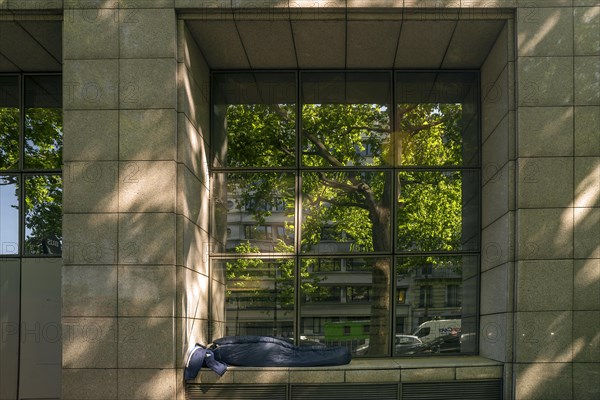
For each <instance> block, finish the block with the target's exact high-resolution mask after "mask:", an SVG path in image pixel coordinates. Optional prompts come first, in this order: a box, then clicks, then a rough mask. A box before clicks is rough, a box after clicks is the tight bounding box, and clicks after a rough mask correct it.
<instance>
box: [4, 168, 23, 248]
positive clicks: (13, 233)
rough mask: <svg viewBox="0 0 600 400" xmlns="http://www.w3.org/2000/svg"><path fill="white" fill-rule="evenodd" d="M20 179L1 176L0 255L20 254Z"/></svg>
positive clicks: (12, 176)
mask: <svg viewBox="0 0 600 400" xmlns="http://www.w3.org/2000/svg"><path fill="white" fill-rule="evenodd" d="M19 186H20V185H19V179H18V177H17V176H15V175H0V254H19Z"/></svg>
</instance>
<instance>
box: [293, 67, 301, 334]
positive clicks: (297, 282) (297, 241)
mask: <svg viewBox="0 0 600 400" xmlns="http://www.w3.org/2000/svg"><path fill="white" fill-rule="evenodd" d="M300 84H301V81H300V72H299V71H296V151H295V155H296V160H295V165H296V173H295V179H294V182H295V188H294V189H295V195H296V196H295V197H296V202H295V206H294V207H295V209H294V215H295V220H294V224H295V231H296V235H295V236H294V263H295V276H294V289H295V290H294V304H295V307H294V342H295V344H300V320H301V318H300V300H301V298H302V296H301V288H302V281H301V279H302V278H301V273H300V272H301V270H302V265H301V261H302V260H301V259H300V249H301V244H302V243H301V236H302V175H301V173H300V166H301V165H302V159H301V157H302V151H301V146H302V140H301V134H302V104H301V98H300Z"/></svg>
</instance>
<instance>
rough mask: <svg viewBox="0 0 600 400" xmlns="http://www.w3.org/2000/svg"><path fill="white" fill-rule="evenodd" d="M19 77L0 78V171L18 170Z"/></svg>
mask: <svg viewBox="0 0 600 400" xmlns="http://www.w3.org/2000/svg"><path fill="white" fill-rule="evenodd" d="M19 97H20V96H19V77H18V76H0V170H7V169H17V168H19V129H20V128H19V125H20V121H19Z"/></svg>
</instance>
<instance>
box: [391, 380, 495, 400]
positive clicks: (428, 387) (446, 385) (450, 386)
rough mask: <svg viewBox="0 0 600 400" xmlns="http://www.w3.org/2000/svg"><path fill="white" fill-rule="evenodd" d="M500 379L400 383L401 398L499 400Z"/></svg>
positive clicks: (420, 399)
mask: <svg viewBox="0 0 600 400" xmlns="http://www.w3.org/2000/svg"><path fill="white" fill-rule="evenodd" d="M501 399H502V381H501V380H493V381H454V382H424V383H404V384H402V400H501Z"/></svg>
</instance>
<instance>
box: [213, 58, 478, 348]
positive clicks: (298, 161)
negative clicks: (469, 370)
mask: <svg viewBox="0 0 600 400" xmlns="http://www.w3.org/2000/svg"><path fill="white" fill-rule="evenodd" d="M292 72H293V73H295V77H296V82H295V85H296V88H295V91H296V98H295V101H296V103H295V108H296V128H295V129H296V135H295V145H296V147H295V165H294V166H293V167H277V168H270V167H252V168H239V167H221V166H215V165H214V162H213V161H214V160H215V154H216V153H215V150H214V149H213V148H212V147H211V148H210V153H209V154H210V162H209V165H208V173H209V177H210V178H209V179H211V180H212V177H213V175H214V174H217V173H228V172H266V171H268V172H273V173H277V172H279V173H282V172H287V173H290V172H292V173H294V176H295V188H294V189H295V192H296V204H295V206H294V208H295V212H294V228H295V237H294V253H293V254H291V253H289V254H287V253H286V254H282V253H264V254H261V253H256V254H251V255H243V254H235V257H237V258H261V259H271V258H278V259H282V258H284V259H294V260H295V283H294V285H295V289H296V290H295V298H294V303H295V306H294V337H295V338H296V339H295V340H296V341H298V338H299V337H300V331H299V330H300V326H301V313H300V307H299V305H300V304H301V291H300V290H298V288H299V287H300V286H301V278H300V268H301V265H302V264H301V263H302V260H303V259H310V258H318V257H319V256H323V257H344V258H381V257H389V258H390V260H391V263H392V264H391V270H390V276H391V277H392V279H390V287H389V288H388V291H389V294H390V298H391V299H392V301H391V302H390V309H389V310H388V312H389V320H390V326H389V332H388V337H389V338H390V340H389V346H388V347H389V349H388V351H389V356H387V357H394V341H393V340H392V339H393V338H394V336H395V330H396V309H397V307H398V304H397V302H396V301H395V299H396V296H397V287H396V286H397V285H396V265H397V259H398V258H401V257H411V256H415V257H422V256H456V257H458V256H477V265H478V268H477V274H476V279H477V283H476V287H477V290H476V293H475V294H474V296H475V298H476V301H475V307H476V310H475V314H476V315H478V314H479V296H480V281H481V279H480V275H481V239H482V238H481V221H482V216H481V213H482V199H481V188H482V173H481V169H482V166H481V164H482V152H481V147H482V138H481V124H482V119H481V115H482V110H481V73H480V71H479V70H478V69H433V70H432V69H424V70H411V69H406V70H405V69H257V70H240V69H223V70H214V71H211V72H210V113H209V114H210V143H215V140H214V135H216V130H215V126H214V123H215V121H214V118H213V112H214V109H213V107H214V81H215V79H214V77H215V76H216V75H228V74H239V73H246V74H248V73H251V74H254V73H273V74H277V73H288V74H289V73H292ZM323 72H325V73H348V72H351V73H365V74H366V73H376V72H379V73H381V72H388V73H389V74H390V81H389V84H390V85H391V88H390V99H389V101H390V102H389V109H388V110H389V113H390V129H391V131H392V132H393V131H395V130H397V124H398V121H396V113H395V112H394V111H395V108H396V104H397V103H396V94H397V93H396V88H397V76H398V74H399V73H401V74H402V73H406V74H423V75H425V74H432V73H435V74H439V73H447V74H460V73H463V74H465V73H468V74H471V75H472V76H473V80H474V85H475V86H476V87H475V92H476V93H475V97H474V99H473V104H474V105H475V107H476V117H477V135H476V136H477V137H476V144H477V155H476V157H477V162H476V164H475V165H449V166H436V165H433V166H418V165H411V166H396V165H395V162H394V164H392V165H381V166H348V167H344V168H339V167H338V168H336V167H330V168H327V167H319V168H316V167H307V166H303V165H302V156H301V147H302V135H301V132H302V105H303V104H304V103H303V102H302V94H301V85H302V78H301V76H302V74H304V73H323ZM436 79H437V77H436ZM392 140H393V138H392ZM392 149H393V150H392V156H393V157H394V158H393V160H396V153H395V151H396V146H392ZM221 161H223V160H221ZM336 170H343V171H356V170H360V171H365V170H366V171H369V172H371V171H372V172H376V171H379V172H382V171H385V172H389V173H392V174H394V176H395V175H396V174H397V173H398V172H401V171H406V172H419V171H427V172H429V171H442V172H443V171H453V172H454V171H455V172H468V171H473V172H476V175H477V176H476V179H478V184H477V187H478V192H477V196H478V215H477V230H478V232H479V238H478V249H477V250H460V251H456V252H448V251H425V252H424V251H419V252H416V251H410V252H408V251H402V250H399V249H398V248H397V241H396V240H395V238H396V237H397V224H396V223H395V222H394V221H396V218H397V208H396V207H392V210H391V212H392V216H391V221H392V227H391V232H392V237H391V238H390V240H392V242H391V251H390V252H386V253H374V252H371V253H366V254H360V253H359V254H353V253H327V254H322V255H319V254H310V253H304V254H303V253H302V251H301V246H300V245H301V243H300V242H301V237H302V190H301V189H302V173H303V172H319V171H324V172H332V171H336ZM392 193H393V194H394V196H396V197H397V193H398V183H397V179H392ZM209 210H210V211H209V213H210V215H211V216H212V215H213V202H211V203H210V204H209ZM211 219H212V217H211ZM212 229H213V226H212V224H211V225H209V235H210V237H212V233H213V232H212ZM208 248H209V249H210V250H212V249H213V246H208ZM231 257H232V254H229V253H211V252H209V253H208V261H209V270H208V271H209V286H212V276H213V272H212V269H213V262H212V261H213V260H219V259H226V258H231ZM209 293H212V289H211V288H210V287H209ZM209 297H212V296H209ZM211 303H212V298H210V299H209V304H211ZM210 307H211V308H210V310H211V312H210V313H211V315H210V316H209V319H211V320H212V305H211V306H210ZM478 324H479V321H477V326H478ZM211 335H212V332H211ZM209 339H212V337H211V338H209ZM476 348H478V346H476ZM474 354H478V352H477V351H475V352H465V353H458V354H452V355H454V356H457V355H458V356H469V355H474ZM449 356H450V355H449ZM396 357H397V356H396Z"/></svg>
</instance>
